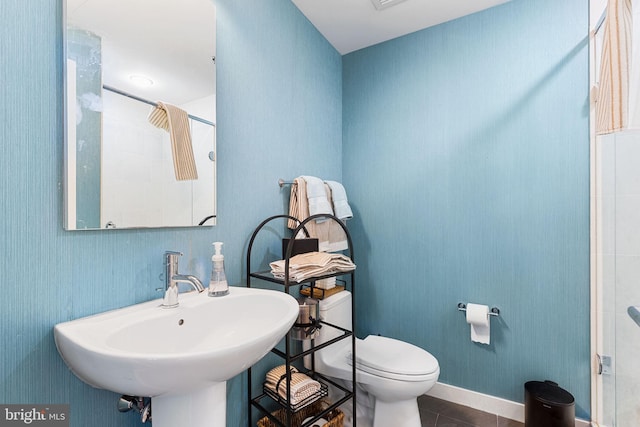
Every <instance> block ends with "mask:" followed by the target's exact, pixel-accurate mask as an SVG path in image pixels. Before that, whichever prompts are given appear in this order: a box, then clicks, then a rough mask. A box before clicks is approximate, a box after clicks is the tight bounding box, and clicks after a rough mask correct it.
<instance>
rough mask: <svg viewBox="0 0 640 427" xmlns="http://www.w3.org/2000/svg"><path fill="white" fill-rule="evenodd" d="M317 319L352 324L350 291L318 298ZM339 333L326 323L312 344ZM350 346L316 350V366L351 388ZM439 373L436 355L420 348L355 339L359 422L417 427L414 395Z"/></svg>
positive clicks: (377, 338)
mask: <svg viewBox="0 0 640 427" xmlns="http://www.w3.org/2000/svg"><path fill="white" fill-rule="evenodd" d="M320 319H321V320H323V321H325V322H327V323H330V324H333V325H336V326H339V327H341V328H344V329H347V330H349V329H351V293H350V292H348V291H342V292H338V293H337V294H335V295H332V296H330V297H328V298H326V299H324V300H321V301H320ZM341 334H342V332H341V331H340V330H338V329H336V328H332V327H329V326H325V327H323V328H321V329H320V333H319V336H318V337H317V338H316V339H315V344H316V345H318V344H322V343H324V342H326V341H329V340H331V339H333V338H335V337H337V336H339V335H341ZM351 349H352V342H351V340H350V339H345V340H342V341H339V342H337V343H336V344H333V345H331V346H328V347H326V348H324V349H322V350H319V351H317V352H316V356H315V369H316V371H317V372H319V373H321V374H323V375H326V376H328V377H331V378H333V379H337V380H341V381H340V382H341V383H343V384H346V385H348V386H350V387H352V386H353V385H352V384H351V382H352V379H353V376H352V363H353V357H352V353H351ZM439 374H440V367H439V366H438V361H437V360H436V358H435V357H433V356H432V355H431V354H429V353H428V352H427V351H425V350H423V349H421V348H420V347H417V346H415V345H412V344H409V343H406V342H403V341H400V340H396V339H393V338H387V337H381V336H375V335H369V336H368V337H366V338H365V339H356V383H357V384H356V387H357V393H356V397H357V399H356V410H355V411H354V413H355V414H356V415H357V417H358V419H357V425H358V426H359V427H366V426H367V425H372V426H373V427H390V426H393V427H420V426H421V422H420V414H419V411H418V402H417V398H418V396H420V395H422V394H424V393H426V392H427V391H428V390H429V389H431V387H433V385H434V384H435V383H436V381H437V380H438V375H439Z"/></svg>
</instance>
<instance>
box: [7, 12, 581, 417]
mask: <svg viewBox="0 0 640 427" xmlns="http://www.w3.org/2000/svg"><path fill="white" fill-rule="evenodd" d="M215 3H216V6H217V14H218V23H217V31H218V61H217V62H218V70H217V71H218V81H217V85H218V120H217V121H218V158H219V162H220V163H219V168H218V174H219V176H218V178H219V181H218V194H219V204H218V213H219V219H218V224H219V225H218V226H217V227H215V228H211V229H206V230H200V229H198V230H196V229H164V230H144V231H126V230H116V231H114V232H104V231H102V232H95V231H86V232H65V231H63V230H62V183H61V182H62V176H63V171H62V153H63V142H62V123H63V112H62V28H61V26H60V24H59V23H60V21H61V0H56V1H50V0H2V2H0V22H2V25H0V52H1V53H0V81H2V90H1V91H0V117H2V125H1V126H0V132H1V137H0V177H1V179H0V203H1V206H2V220H1V221H0V245H1V246H0V248H1V249H2V254H3V256H2V257H1V258H0V277H1V279H0V280H1V289H2V298H0V304H2V308H1V309H0V352H1V354H2V356H1V359H0V360H1V364H0V402H2V403H32V402H36V403H70V404H71V408H72V426H74V427H80V426H86V425H95V426H105V427H107V426H113V425H121V426H126V425H131V426H133V425H139V422H138V421H137V420H136V419H135V417H133V416H132V415H130V414H124V415H123V414H119V413H117V412H116V411H115V409H114V406H115V400H116V398H117V397H118V396H117V395H115V394H113V393H110V392H105V391H99V390H94V389H92V388H90V387H89V386H86V385H84V384H83V383H82V382H80V381H79V380H77V379H76V378H75V377H74V376H73V375H72V374H71V373H70V372H69V371H68V370H67V369H66V367H65V366H64V364H63V362H62V361H61V359H60V358H59V356H58V354H57V351H56V350H55V346H54V343H53V337H52V332H51V328H52V326H53V325H54V324H56V323H58V322H61V321H65V320H68V319H72V318H76V317H80V316H84V315H88V314H91V313H96V312H100V311H104V310H107V309H110V308H115V307H120V306H124V305H128V304H132V303H136V302H140V301H144V300H148V299H151V298H154V297H157V296H159V295H158V294H157V293H156V292H155V291H154V289H155V288H157V287H159V286H161V282H160V280H159V275H160V274H161V272H162V261H161V258H162V253H163V251H164V250H166V249H174V250H180V251H183V252H184V253H185V255H184V259H183V263H182V266H183V268H184V270H185V271H187V270H188V271H191V272H193V273H195V274H197V275H199V276H201V277H205V278H206V277H207V276H208V271H207V270H208V266H209V256H210V253H211V248H210V242H212V241H215V240H222V241H224V242H225V253H226V261H227V274H228V276H229V280H230V282H231V283H232V284H236V285H237V284H242V283H243V269H244V256H245V250H246V245H247V240H248V238H249V235H250V233H251V231H252V230H253V227H254V226H255V225H256V224H257V223H258V222H259V221H260V220H261V219H263V218H264V217H265V216H267V215H270V214H275V213H281V212H283V210H284V209H285V205H286V199H287V195H286V191H282V190H280V189H279V188H278V187H277V185H276V182H277V179H278V178H281V177H282V178H285V179H289V178H292V177H295V176H298V175H300V174H312V175H318V176H322V177H325V178H330V179H331V178H332V179H338V180H340V179H342V180H343V181H345V183H346V185H347V188H348V189H349V195H350V199H351V203H352V207H353V209H354V211H355V214H356V216H357V218H356V219H354V220H353V221H352V222H351V223H350V225H349V226H350V228H351V229H352V230H353V232H354V240H355V244H356V252H355V253H356V257H357V262H358V264H359V266H358V271H359V274H358V284H359V285H360V286H361V289H363V290H365V291H366V292H360V294H359V307H360V309H359V313H358V314H359V317H360V328H359V329H360V332H361V333H368V332H381V333H386V334H389V335H394V336H397V337H399V338H403V339H405V340H407V341H410V342H413V343H415V344H418V345H420V346H423V347H425V348H427V349H429V350H430V351H431V352H432V353H433V354H434V355H436V356H437V357H438V358H439V360H440V363H441V366H442V371H443V372H442V376H441V379H442V381H443V382H446V383H449V384H453V385H458V386H462V387H465V388H469V389H472V390H477V391H480V392H483V393H488V394H491V395H496V396H500V397H505V398H508V399H512V400H516V401H521V400H522V383H523V382H524V381H526V380H529V379H544V378H551V379H554V380H556V381H558V382H559V383H560V384H561V385H563V386H564V387H566V388H567V389H569V390H570V391H571V392H573V393H574V395H575V396H576V398H577V403H578V414H579V415H582V416H586V414H588V412H589V409H588V395H589V381H588V375H589V354H588V331H589V315H588V294H589V292H588V291H589V282H588V249H589V244H588V177H589V171H588V121H587V91H588V87H587V76H588V70H587V62H588V61H587V48H586V35H587V1H586V0H567V1H563V2H554V1H552V0H539V1H533V0H513V1H512V2H511V3H509V4H507V5H504V6H501V7H498V8H496V9H492V10H489V11H486V12H482V13H480V14H476V15H473V16H471V17H467V18H463V19H461V20H457V21H454V22H451V23H447V24H444V25H441V26H438V27H436V28H432V29H428V30H425V31H422V32H418V33H415V34H412V35H410V36H407V37H404V38H401V39H398V40H395V41H391V42H388V43H385V44H382V45H379V46H376V47H373V48H370V49H365V50H362V51H359V52H355V53H353V54H350V55H348V56H346V57H344V58H341V57H340V56H339V55H338V54H337V52H336V51H335V50H334V49H333V48H332V47H331V46H330V45H329V44H328V43H327V42H326V41H325V40H324V39H323V38H322V37H321V36H320V34H319V33H318V32H317V31H316V30H315V29H314V28H313V27H312V26H311V25H310V24H309V22H308V21H307V20H306V19H305V18H304V17H303V16H302V15H301V14H300V12H299V11H298V10H297V9H296V8H295V7H294V6H293V4H292V3H291V2H289V1H286V0H260V1H255V0H216V2H215ZM343 91H344V93H343ZM383 301H384V303H383ZM458 301H475V302H480V303H487V304H495V305H498V306H500V308H501V309H502V313H503V314H502V317H501V319H500V320H498V321H497V322H494V323H493V336H492V339H493V344H492V346H491V347H488V348H485V347H482V346H479V345H475V344H471V343H470V342H469V339H468V334H469V332H468V327H467V325H466V324H465V322H464V317H463V315H462V314H461V313H458V312H457V311H456V310H455V305H456V303H457V302H458ZM390 319H393V320H390ZM203 327H206V325H203ZM244 388H245V386H244V381H242V378H240V377H237V378H235V379H234V380H232V381H231V382H229V403H228V409H229V411H228V412H229V414H228V415H229V416H228V423H227V425H229V426H234V427H236V426H240V425H244V424H245V422H246V421H245V413H244V412H245V403H244V399H245V390H244Z"/></svg>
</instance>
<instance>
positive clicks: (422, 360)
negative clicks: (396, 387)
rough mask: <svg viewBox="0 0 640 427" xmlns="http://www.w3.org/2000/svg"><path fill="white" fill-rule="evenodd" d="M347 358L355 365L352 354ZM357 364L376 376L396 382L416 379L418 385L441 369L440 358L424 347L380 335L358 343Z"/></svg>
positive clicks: (370, 336) (371, 336)
mask: <svg viewBox="0 0 640 427" xmlns="http://www.w3.org/2000/svg"><path fill="white" fill-rule="evenodd" d="M347 358H348V361H349V364H351V363H352V356H351V352H349V354H348V356H347ZM356 364H357V367H358V368H359V369H362V370H363V371H366V372H369V373H371V374H374V375H379V376H384V377H388V378H396V379H410V378H405V377H414V380H415V381H422V380H423V379H424V378H422V377H424V376H430V375H432V374H434V373H436V372H439V369H440V368H439V366H438V361H437V360H436V358H435V357H433V356H432V355H431V354H430V353H429V352H427V351H425V350H423V349H421V348H420V347H417V346H415V345H412V344H409V343H406V342H404V341H399V340H396V339H393V338H387V337H381V336H377V335H369V336H368V337H366V338H365V339H364V340H358V343H357V346H356ZM400 377H402V378H400Z"/></svg>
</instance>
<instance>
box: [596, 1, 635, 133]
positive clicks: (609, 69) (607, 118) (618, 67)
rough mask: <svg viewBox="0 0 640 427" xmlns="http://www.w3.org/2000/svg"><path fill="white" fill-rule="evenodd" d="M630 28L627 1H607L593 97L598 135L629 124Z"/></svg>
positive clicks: (629, 13)
mask: <svg viewBox="0 0 640 427" xmlns="http://www.w3.org/2000/svg"><path fill="white" fill-rule="evenodd" d="M631 28H632V10H631V0H609V2H608V5H607V17H606V18H605V21H604V39H603V43H602V59H601V63H600V82H599V85H598V95H597V99H596V133H597V134H598V135H602V134H606V133H611V132H616V131H619V130H622V129H625V128H627V127H628V125H629V123H628V122H629V72H630V67H631Z"/></svg>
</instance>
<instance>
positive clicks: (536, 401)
mask: <svg viewBox="0 0 640 427" xmlns="http://www.w3.org/2000/svg"><path fill="white" fill-rule="evenodd" d="M575 414H576V409H575V400H574V398H573V396H572V395H571V393H569V392H568V391H566V390H564V389H562V388H561V387H558V384H556V383H554V382H553V381H529V382H527V383H525V385H524V425H525V427H575V425H576V415H575Z"/></svg>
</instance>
